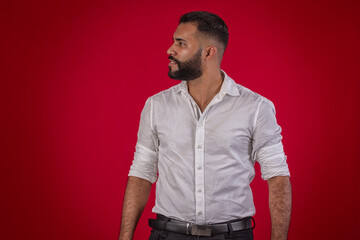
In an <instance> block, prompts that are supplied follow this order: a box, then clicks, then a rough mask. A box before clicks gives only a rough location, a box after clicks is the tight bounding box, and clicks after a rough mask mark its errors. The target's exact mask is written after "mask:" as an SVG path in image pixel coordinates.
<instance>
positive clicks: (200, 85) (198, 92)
mask: <svg viewBox="0 0 360 240" xmlns="http://www.w3.org/2000/svg"><path fill="white" fill-rule="evenodd" d="M223 78H224V76H223V73H222V72H221V71H220V69H217V70H215V71H211V72H210V71H204V73H203V75H202V76H201V77H199V78H197V79H194V80H191V81H188V88H189V93H190V95H191V96H192V97H193V99H194V100H195V102H196V103H197V105H198V106H199V107H200V110H201V112H204V110H205V108H206V107H207V105H208V104H209V103H210V102H211V100H212V99H213V98H214V96H215V95H216V94H217V93H218V92H219V91H220V88H221V85H222V82H223Z"/></svg>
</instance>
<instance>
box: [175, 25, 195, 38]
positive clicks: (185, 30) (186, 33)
mask: <svg viewBox="0 0 360 240" xmlns="http://www.w3.org/2000/svg"><path fill="white" fill-rule="evenodd" d="M196 33H197V27H196V25H195V24H194V23H181V24H179V26H178V27H177V28H176V31H175V33H174V39H175V40H176V39H178V38H180V39H183V40H186V41H192V40H197V36H196Z"/></svg>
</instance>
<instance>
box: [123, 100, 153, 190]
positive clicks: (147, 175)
mask: <svg viewBox="0 0 360 240" xmlns="http://www.w3.org/2000/svg"><path fill="white" fill-rule="evenodd" d="M152 109H153V108H152V99H151V98H149V99H148V100H147V101H146V103H145V106H144V109H143V110H142V112H141V118H140V126H139V131H138V139H137V143H136V147H135V149H136V151H135V154H134V160H133V162H132V165H131V167H130V171H129V176H135V177H139V178H142V179H145V180H147V181H149V182H151V183H154V182H156V180H157V169H158V168H157V165H158V143H157V142H158V140H157V136H156V133H155V132H154V130H153V127H152Z"/></svg>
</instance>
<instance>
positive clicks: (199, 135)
mask: <svg viewBox="0 0 360 240" xmlns="http://www.w3.org/2000/svg"><path fill="white" fill-rule="evenodd" d="M223 73H224V75H225V77H224V81H223V83H222V86H221V89H220V91H219V92H218V94H217V95H216V96H215V97H214V98H213V99H212V101H211V102H210V103H209V105H208V106H207V107H206V109H205V110H204V112H201V111H200V108H199V107H198V106H197V104H196V102H195V101H194V99H193V98H192V97H191V96H190V94H189V92H188V87H187V82H186V81H182V82H181V83H180V84H178V85H176V86H173V87H171V88H169V89H167V90H165V91H162V92H160V93H158V94H156V95H154V96H152V97H150V98H149V99H148V100H147V101H146V103H145V107H144V109H143V111H142V113H141V120H140V126H139V132H138V141H137V144H136V151H135V156H134V160H133V163H132V166H131V168H130V172H129V176H136V177H139V178H142V179H146V180H148V181H150V182H151V183H154V182H156V181H157V183H156V202H155V207H154V208H153V212H155V213H159V214H162V215H165V216H167V217H170V218H175V219H178V220H182V221H186V222H192V223H197V224H211V223H219V222H224V221H229V220H233V219H239V218H243V217H248V216H253V215H254V214H255V207H254V203H253V197H252V191H251V188H250V183H251V181H252V180H253V178H254V175H255V170H254V164H255V162H256V161H257V162H258V163H259V164H260V167H261V173H262V178H263V179H265V180H267V179H269V178H271V177H274V176H289V170H288V166H287V163H286V156H285V155H284V151H283V145H282V143H281V139H282V136H281V134H280V132H281V128H280V126H279V125H278V124H277V122H276V118H275V108H274V105H273V104H272V102H271V101H269V100H268V99H266V98H264V97H262V96H260V95H259V94H257V93H254V92H252V91H251V90H249V89H247V88H245V87H243V86H241V85H239V84H236V83H235V82H234V80H232V79H231V78H230V77H229V76H227V75H226V73H225V72H223Z"/></svg>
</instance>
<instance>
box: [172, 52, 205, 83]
mask: <svg viewBox="0 0 360 240" xmlns="http://www.w3.org/2000/svg"><path fill="white" fill-rule="evenodd" d="M201 51H202V48H199V50H198V51H197V53H195V55H194V56H192V57H191V58H190V59H189V60H187V61H185V62H180V61H179V60H177V59H175V58H174V57H173V56H169V59H170V60H173V61H174V62H176V64H177V65H178V70H176V71H171V68H170V67H169V72H168V75H169V77H170V78H172V79H176V80H184V81H190V80H194V79H196V78H199V77H201V76H202V74H203V73H202V71H201Z"/></svg>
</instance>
